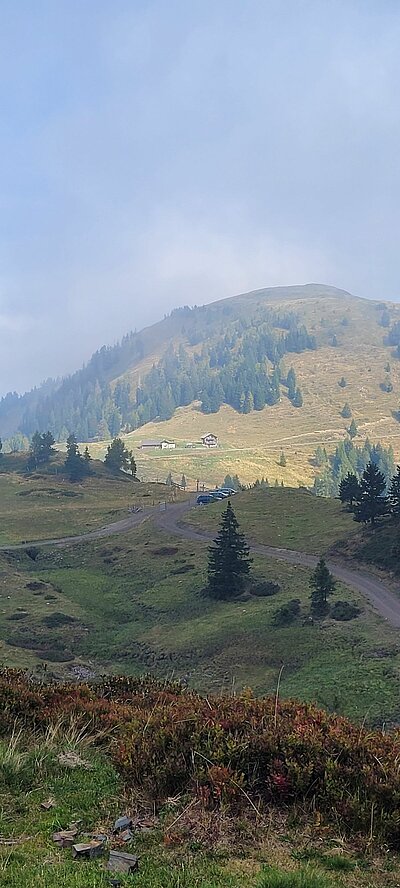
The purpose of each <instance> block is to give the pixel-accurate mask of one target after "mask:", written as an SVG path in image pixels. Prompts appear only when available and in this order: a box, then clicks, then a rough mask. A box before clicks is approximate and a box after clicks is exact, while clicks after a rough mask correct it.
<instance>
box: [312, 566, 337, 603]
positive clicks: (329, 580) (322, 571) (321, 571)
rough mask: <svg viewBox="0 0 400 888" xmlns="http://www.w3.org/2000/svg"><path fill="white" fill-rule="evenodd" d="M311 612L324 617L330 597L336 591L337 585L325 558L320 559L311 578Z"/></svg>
mask: <svg viewBox="0 0 400 888" xmlns="http://www.w3.org/2000/svg"><path fill="white" fill-rule="evenodd" d="M310 588H311V610H312V612H313V613H314V614H315V615H316V616H323V614H325V613H326V612H327V610H328V596H329V595H331V594H332V592H334V591H335V588H336V583H335V580H334V578H333V576H332V574H331V572H330V570H329V568H328V565H327V563H326V561H325V559H324V558H320V560H319V562H318V564H317V566H316V568H315V570H314V571H313V573H312V574H311V577H310Z"/></svg>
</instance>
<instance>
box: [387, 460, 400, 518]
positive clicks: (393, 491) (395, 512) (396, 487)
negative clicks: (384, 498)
mask: <svg viewBox="0 0 400 888" xmlns="http://www.w3.org/2000/svg"><path fill="white" fill-rule="evenodd" d="M389 505H390V513H391V515H392V516H393V518H394V520H395V521H396V522H399V521H400V466H397V472H396V474H395V475H394V476H393V478H392V480H391V484H390V487H389Z"/></svg>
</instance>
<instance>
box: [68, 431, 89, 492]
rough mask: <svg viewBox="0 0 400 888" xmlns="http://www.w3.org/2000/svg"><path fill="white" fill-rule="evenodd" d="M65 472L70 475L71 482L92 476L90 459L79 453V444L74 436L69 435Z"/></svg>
mask: <svg viewBox="0 0 400 888" xmlns="http://www.w3.org/2000/svg"><path fill="white" fill-rule="evenodd" d="M86 449H87V448H86ZM89 459H90V456H89ZM64 470H65V472H67V474H68V475H69V478H70V481H80V480H81V479H82V478H84V477H85V476H86V475H89V474H90V466H89V462H88V459H87V458H86V456H85V457H83V456H82V454H81V453H79V448H78V442H77V440H76V437H75V435H74V434H71V435H69V436H68V438H67V456H66V459H65V462H64Z"/></svg>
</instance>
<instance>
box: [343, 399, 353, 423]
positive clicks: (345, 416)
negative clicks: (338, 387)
mask: <svg viewBox="0 0 400 888" xmlns="http://www.w3.org/2000/svg"><path fill="white" fill-rule="evenodd" d="M351 415H352V414H351V409H350V404H348V403H347V401H346V403H345V405H344V407H343V409H342V416H343V419H350V417H351Z"/></svg>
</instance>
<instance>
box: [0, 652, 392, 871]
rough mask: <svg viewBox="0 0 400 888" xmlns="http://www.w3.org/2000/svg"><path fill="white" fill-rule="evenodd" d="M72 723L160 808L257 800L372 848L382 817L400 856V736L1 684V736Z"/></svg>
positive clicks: (12, 681) (278, 711)
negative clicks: (180, 800) (183, 796)
mask: <svg viewBox="0 0 400 888" xmlns="http://www.w3.org/2000/svg"><path fill="white" fill-rule="evenodd" d="M51 646H52V648H54V642H53V643H52V644H51ZM53 653H54V654H55V655H56V656H57V658H58V657H61V656H62V653H61V652H60V651H58V650H56V651H53ZM66 655H67V654H66V652H65V653H64V656H66ZM71 718H73V721H74V725H76V726H77V728H78V727H85V729H87V726H88V724H90V726H91V727H92V728H93V732H94V733H96V736H97V737H98V742H102V743H103V745H104V746H105V748H106V749H108V752H109V754H110V755H111V756H112V759H113V762H114V764H115V765H116V766H117V767H118V769H119V771H120V773H121V774H122V775H123V777H124V779H125V781H126V783H127V784H128V785H129V786H130V788H131V790H132V788H133V789H134V790H135V791H140V792H141V793H142V794H143V793H145V794H148V795H149V796H150V798H151V799H158V800H162V799H163V798H166V797H167V796H170V795H177V794H178V793H191V794H192V796H193V797H197V798H198V799H199V800H200V801H202V802H203V804H206V805H208V806H210V805H212V806H214V807H215V806H218V805H219V804H224V805H229V806H231V807H232V809H233V810H235V809H236V808H237V807H238V806H239V805H241V804H243V803H244V799H245V798H246V794H247V796H248V797H249V798H250V799H251V800H252V801H253V800H254V803H256V805H257V808H260V809H261V810H262V809H263V808H264V810H265V809H267V810H268V811H269V812H270V813H271V810H272V809H273V806H275V807H276V808H283V809H284V810H285V812H287V811H288V809H290V806H293V807H294V808H295V810H298V809H299V807H300V808H301V809H302V811H303V812H304V813H306V812H307V811H309V812H310V813H311V812H313V811H319V812H320V813H321V816H322V817H323V820H324V821H325V823H326V824H328V823H329V822H330V823H332V824H333V825H334V827H335V828H336V827H337V824H338V823H339V822H340V826H341V832H343V834H346V833H347V835H351V836H352V838H353V839H354V838H355V835H357V834H358V835H360V834H363V835H364V836H365V837H366V838H367V839H368V841H370V831H371V810H373V812H374V819H373V835H374V839H375V840H376V839H377V838H379V839H380V840H381V841H383V842H384V843H385V844H386V843H387V844H389V845H391V846H392V847H394V848H396V849H398V848H399V845H400V824H399V816H398V812H399V810H400V772H399V767H398V762H399V759H400V732H399V731H398V730H396V731H394V732H393V733H385V734H384V733H382V731H371V730H366V729H365V728H364V727H362V726H360V725H352V724H351V722H349V721H348V720H347V719H345V718H342V717H339V716H337V715H329V714H328V713H327V712H325V711H323V710H321V709H318V708H317V707H316V706H313V705H312V704H309V703H298V702H296V701H293V700H280V701H278V702H276V700H275V696H271V697H265V698H261V699H255V698H254V697H253V696H252V695H251V692H248V691H247V692H243V694H242V695H241V696H239V697H230V696H228V695H226V696H212V695H209V696H208V697H207V698H205V697H201V696H200V695H199V694H196V693H194V692H192V691H189V690H184V689H183V688H182V687H181V686H180V685H179V684H177V683H173V682H168V681H165V682H157V681H155V680H153V679H152V678H149V677H146V678H134V677H124V676H111V677H108V678H105V679H104V680H103V681H102V682H99V683H98V684H97V685H96V686H95V685H88V684H74V683H72V684H64V685H61V684H57V683H49V684H47V685H46V684H44V683H39V682H38V681H35V682H33V681H29V679H28V678H27V677H26V675H24V674H23V673H22V672H16V671H13V670H5V671H3V672H0V731H1V732H2V733H3V735H4V734H7V735H10V734H11V733H12V731H13V729H14V726H15V730H18V728H19V727H20V726H22V727H25V728H27V729H29V730H30V731H32V730H33V729H34V730H35V733H36V734H37V735H39V732H40V731H45V730H46V728H47V727H48V726H49V725H54V724H59V723H60V721H63V722H68V720H70V719H71ZM101 738H102V739H101ZM238 787H239V789H238ZM272 816H273V815H272ZM272 872H273V871H272V870H271V871H269V870H268V871H266V872H265V873H264V875H263V877H262V881H261V885H262V886H264V888H279V885H281V886H282V888H288V886H290V885H291V884H292V885H293V888H302V886H304V888H306V886H307V888H313V886H315V888H326V885H327V884H329V882H328V883H326V882H324V881H322V882H321V879H323V878H324V877H323V876H318V879H319V882H316V881H315V879H316V878H317V876H316V875H315V876H314V875H313V872H312V871H311V870H310V871H308V870H307V869H304V870H299V871H298V872H297V873H295V874H289V873H287V874H285V873H279V872H277V871H276V874H275V875H276V878H277V877H278V875H279V878H281V880H282V879H286V882H285V881H283V882H282V881H281V883H279V881H278V882H276V881H275V883H274V882H273V881H271V878H272ZM289 877H290V878H292V879H293V878H295V879H297V881H294V882H293V883H290V882H288V881H287V879H288V878H289ZM306 877H307V878H308V882H307V881H305V879H306ZM267 878H268V879H270V881H269V882H268V881H266V879H267ZM301 878H302V879H303V881H299V879H301ZM312 878H314V882H313V881H312ZM310 879H311V881H310Z"/></svg>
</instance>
